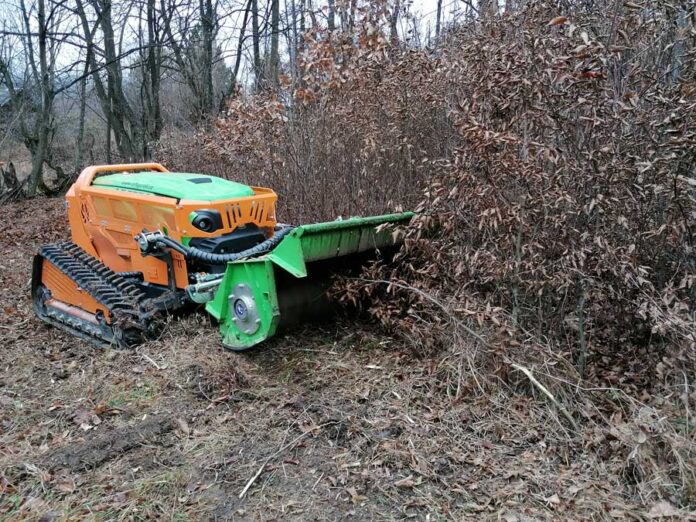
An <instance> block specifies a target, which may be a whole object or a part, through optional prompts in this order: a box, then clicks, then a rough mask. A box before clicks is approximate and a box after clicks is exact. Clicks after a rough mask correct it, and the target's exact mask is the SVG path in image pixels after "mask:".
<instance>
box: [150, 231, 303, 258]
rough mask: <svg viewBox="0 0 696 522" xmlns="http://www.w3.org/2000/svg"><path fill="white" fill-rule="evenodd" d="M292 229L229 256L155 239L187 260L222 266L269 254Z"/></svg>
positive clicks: (166, 239)
mask: <svg viewBox="0 0 696 522" xmlns="http://www.w3.org/2000/svg"><path fill="white" fill-rule="evenodd" d="M293 229H294V227H285V228H281V229H280V230H278V231H277V232H276V233H275V234H273V237H271V238H269V239H266V240H265V241H262V242H261V243H259V244H258V245H256V246H254V247H251V248H247V249H246V250H242V251H241V252H231V253H229V254H215V253H213V252H206V251H205V250H201V249H200V248H196V247H187V246H184V245H182V244H181V243H179V242H177V241H175V240H173V239H172V238H170V237H166V236H162V237H160V238H158V239H157V241H160V242H162V243H164V244H165V245H166V246H168V247H169V248H172V249H174V250H176V251H177V252H180V253H181V254H183V255H184V256H185V257H186V258H187V259H191V260H195V261H200V262H202V263H207V264H209V265H224V264H225V263H230V262H232V261H239V260H240V259H245V258H247V257H255V256H260V255H262V254H265V253H266V252H269V251H270V250H272V249H273V248H275V247H276V246H277V245H278V243H280V242H281V240H282V239H283V238H284V237H285V236H287V235H288V234H289V233H290V232H291V231H292V230H293Z"/></svg>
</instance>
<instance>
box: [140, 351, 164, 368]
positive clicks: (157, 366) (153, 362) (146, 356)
mask: <svg viewBox="0 0 696 522" xmlns="http://www.w3.org/2000/svg"><path fill="white" fill-rule="evenodd" d="M140 355H142V356H143V357H145V359H147V360H148V361H150V363H152V365H153V366H154V367H155V368H157V369H158V370H162V367H161V366H160V365H159V364H157V363H156V362H155V361H153V360H152V359H151V358H150V356H149V355H147V354H144V353H142V354H140Z"/></svg>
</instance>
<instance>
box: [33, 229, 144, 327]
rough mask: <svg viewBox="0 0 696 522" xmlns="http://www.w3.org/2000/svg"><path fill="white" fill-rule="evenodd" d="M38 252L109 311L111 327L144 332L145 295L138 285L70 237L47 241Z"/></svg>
mask: <svg viewBox="0 0 696 522" xmlns="http://www.w3.org/2000/svg"><path fill="white" fill-rule="evenodd" d="M39 254H40V255H41V257H43V258H44V259H46V260H47V261H49V262H50V263H52V264H53V265H55V266H56V267H57V268H58V269H59V270H60V271H61V272H63V273H64V274H65V275H67V276H68V277H70V278H71V279H72V280H73V281H75V283H76V284H77V285H78V286H79V287H80V288H82V289H83V290H84V291H86V292H89V294H90V295H92V297H94V299H95V300H96V301H97V302H99V303H100V304H102V305H103V306H104V307H105V308H106V309H107V310H108V311H109V314H110V315H111V326H112V328H120V329H122V330H124V329H136V330H142V331H143V332H144V330H145V328H144V325H143V323H142V320H141V305H142V303H143V302H144V301H145V300H146V296H145V294H144V293H143V292H142V291H141V290H140V289H139V288H138V287H137V286H135V285H134V284H132V283H130V282H129V281H127V280H126V279H125V278H123V277H121V276H120V275H119V274H117V273H115V272H114V271H112V270H111V269H110V268H108V267H107V266H106V265H104V264H103V263H101V262H100V261H98V260H97V259H95V258H93V257H92V256H90V255H89V254H88V253H87V252H85V251H84V250H82V249H81V248H80V247H78V246H77V245H75V244H74V243H72V242H69V241H65V242H62V243H56V244H52V245H46V246H44V247H42V248H41V250H40V251H39Z"/></svg>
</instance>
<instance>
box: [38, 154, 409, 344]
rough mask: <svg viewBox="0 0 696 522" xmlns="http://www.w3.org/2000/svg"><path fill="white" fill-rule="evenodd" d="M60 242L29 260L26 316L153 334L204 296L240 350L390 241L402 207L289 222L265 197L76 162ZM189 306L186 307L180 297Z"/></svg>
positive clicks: (96, 330)
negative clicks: (66, 231) (65, 236)
mask: <svg viewBox="0 0 696 522" xmlns="http://www.w3.org/2000/svg"><path fill="white" fill-rule="evenodd" d="M66 200H67V210H68V219H69V223H70V230H71V235H72V238H71V239H72V240H71V241H66V242H62V243H57V244H52V245H46V246H44V247H42V248H41V250H40V251H39V253H38V254H37V255H36V256H35V258H34V266H33V275H32V299H33V305H34V310H35V311H36V314H37V315H38V316H39V317H40V318H41V319H43V320H44V321H46V322H47V323H49V324H51V325H54V326H57V327H59V328H62V329H63V330H66V331H68V332H70V333H72V334H74V335H76V336H78V337H81V338H83V339H86V340H88V341H90V342H92V343H94V344H97V345H100V346H114V347H121V348H127V347H132V346H135V345H137V344H138V343H140V342H142V341H144V340H146V339H148V338H151V337H153V336H156V335H157V334H158V332H159V330H160V327H161V324H162V319H163V318H164V317H165V316H166V315H167V313H169V312H172V311H174V310H177V309H179V308H182V307H185V306H186V305H188V304H192V303H199V304H205V309H206V310H207V311H208V312H209V313H210V314H211V315H212V316H213V317H214V318H215V319H216V320H217V321H218V322H219V325H220V332H221V334H222V342H223V345H224V346H225V347H227V348H230V349H233V350H243V349H246V348H249V347H251V346H254V345H256V344H258V343H260V342H262V341H263V340H265V339H268V338H269V337H271V336H273V334H274V333H275V332H276V330H277V329H278V327H279V326H281V325H283V324H287V323H292V322H297V321H303V320H306V319H311V318H312V317H314V316H316V315H317V314H321V313H323V311H324V310H325V309H326V301H325V299H324V298H323V296H324V293H325V288H326V281H327V280H328V279H329V278H330V277H331V274H333V273H336V271H337V270H341V269H345V268H350V267H355V266H359V264H360V263H362V262H363V260H364V258H365V257H366V256H369V255H370V254H371V253H374V251H375V250H377V249H388V248H389V247H392V246H394V245H395V244H396V242H397V240H396V239H395V234H394V230H393V229H391V228H390V227H389V226H382V225H387V224H399V223H405V222H407V221H408V220H409V219H410V218H411V216H412V214H411V213H402V214H391V215H384V216H376V217H368V218H351V219H346V220H343V221H332V222H327V223H318V224H311V225H302V226H297V227H292V226H288V225H281V224H279V223H278V222H277V221H276V201H277V196H276V194H275V193H274V192H273V191H272V190H270V189H267V188H261V187H250V186H246V185H242V184H239V183H235V182H232V181H229V180H226V179H222V178H217V177H214V176H207V175H202V174H187V173H174V172H169V171H167V169H165V168H164V167H162V166H161V165H159V164H156V163H145V164H132V165H108V166H97V167H88V168H87V169H85V170H84V171H83V172H82V173H81V174H80V176H79V178H78V179H77V181H76V182H75V184H74V185H73V186H72V187H71V188H70V190H69V191H68V193H67V195H66ZM191 308H193V306H191Z"/></svg>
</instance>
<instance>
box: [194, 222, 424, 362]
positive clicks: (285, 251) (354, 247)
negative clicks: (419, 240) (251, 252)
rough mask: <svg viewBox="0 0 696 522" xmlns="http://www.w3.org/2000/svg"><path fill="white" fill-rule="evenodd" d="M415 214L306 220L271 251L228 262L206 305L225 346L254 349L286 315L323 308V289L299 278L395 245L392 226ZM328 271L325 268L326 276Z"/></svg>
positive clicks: (322, 272)
mask: <svg viewBox="0 0 696 522" xmlns="http://www.w3.org/2000/svg"><path fill="white" fill-rule="evenodd" d="M412 217H413V213H412V212H405V213H401V214H388V215H383V216H373V217H367V218H350V219H346V220H343V221H330V222H326V223H315V224H311V225H302V226H299V227H296V228H295V229H294V230H293V231H292V232H290V233H289V234H288V235H287V236H286V237H285V238H284V239H283V240H282V241H281V242H280V243H279V244H278V246H277V247H276V248H274V249H273V250H272V251H270V252H268V253H267V254H265V255H263V256H261V257H257V258H253V259H248V260H243V261H237V262H234V263H229V264H228V265H227V269H226V272H225V276H224V278H223V280H222V282H221V283H220V286H219V288H218V290H217V293H216V294H215V297H214V299H213V300H212V301H210V302H209V303H208V304H207V305H206V310H208V312H209V313H210V314H211V315H212V316H213V317H215V318H216V319H217V320H218V321H219V323H220V332H221V334H222V342H223V344H224V345H225V347H227V348H230V349H232V350H244V349H246V348H250V347H252V346H254V345H256V344H258V343H260V342H262V341H264V340H265V339H268V338H269V337H272V336H273V335H274V334H275V332H276V330H277V328H278V325H279V324H280V323H281V319H282V318H283V317H284V316H298V314H297V312H298V311H300V310H298V309H299V308H304V309H305V311H311V310H315V309H316V310H319V308H321V306H322V304H321V303H319V301H320V300H321V294H323V292H322V291H321V290H319V291H317V286H316V285H307V287H306V288H305V289H303V290H302V291H297V288H298V287H299V286H300V285H298V284H297V283H298V282H303V281H309V280H310V279H311V278H312V276H313V275H315V274H313V273H312V271H313V267H315V266H319V265H325V264H326V263H324V262H329V261H330V260H336V261H338V260H341V259H342V258H346V256H353V255H355V254H361V253H366V252H370V251H375V250H378V249H382V248H387V247H391V246H394V245H396V244H397V243H398V242H399V239H398V238H397V235H396V234H395V231H394V228H393V227H392V226H387V225H389V224H392V225H398V224H406V223H408V222H409V221H410V219H411V218H412ZM320 262H321V263H320ZM279 269H281V270H279ZM318 272H319V271H318V269H317V273H318ZM326 273H328V272H326V271H325V270H322V271H321V276H324V275H325V274H326ZM288 274H289V276H288ZM297 280H302V281H297ZM284 286H288V287H292V288H293V291H292V297H291V298H288V297H285V298H283V296H281V295H279V294H280V293H282V292H284V288H283V287H284ZM300 315H301V314H300ZM304 315H305V316H306V315H307V314H304Z"/></svg>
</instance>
